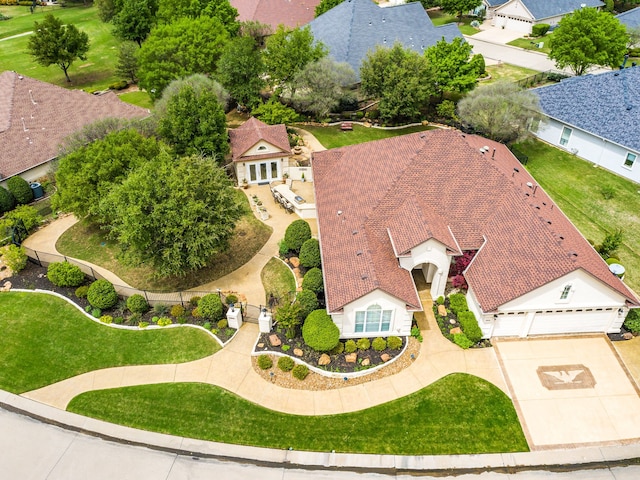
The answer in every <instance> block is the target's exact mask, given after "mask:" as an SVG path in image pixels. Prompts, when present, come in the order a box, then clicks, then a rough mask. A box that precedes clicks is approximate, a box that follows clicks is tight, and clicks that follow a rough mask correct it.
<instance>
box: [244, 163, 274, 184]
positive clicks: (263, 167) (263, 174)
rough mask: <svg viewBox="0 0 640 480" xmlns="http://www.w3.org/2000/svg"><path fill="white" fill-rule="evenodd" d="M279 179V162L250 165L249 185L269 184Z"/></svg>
mask: <svg viewBox="0 0 640 480" xmlns="http://www.w3.org/2000/svg"><path fill="white" fill-rule="evenodd" d="M278 179H279V176H278V161H277V160H273V161H271V160H270V161H267V162H260V163H252V164H251V165H249V183H269V182H271V181H273V180H278Z"/></svg>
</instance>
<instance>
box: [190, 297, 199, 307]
mask: <svg viewBox="0 0 640 480" xmlns="http://www.w3.org/2000/svg"><path fill="white" fill-rule="evenodd" d="M199 301H200V297H197V296H196V297H191V298H190V299H189V304H190V305H191V306H192V307H197V306H198V302H199Z"/></svg>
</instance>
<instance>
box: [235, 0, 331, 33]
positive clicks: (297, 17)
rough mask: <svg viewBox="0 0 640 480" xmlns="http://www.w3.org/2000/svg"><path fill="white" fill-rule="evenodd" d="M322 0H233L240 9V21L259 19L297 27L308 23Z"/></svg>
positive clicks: (272, 24)
mask: <svg viewBox="0 0 640 480" xmlns="http://www.w3.org/2000/svg"><path fill="white" fill-rule="evenodd" d="M319 3H320V0H231V5H232V6H233V7H234V8H235V9H236V10H238V21H240V22H244V21H247V20H257V21H258V22H261V23H266V24H267V25H271V27H272V28H273V30H274V31H275V29H276V28H277V26H278V25H279V24H281V23H282V24H284V25H285V26H287V27H291V28H295V27H299V26H302V25H306V24H307V23H309V22H310V21H311V20H313V17H314V15H315V9H316V6H317V5H318V4H319Z"/></svg>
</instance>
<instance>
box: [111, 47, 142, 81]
mask: <svg viewBox="0 0 640 480" xmlns="http://www.w3.org/2000/svg"><path fill="white" fill-rule="evenodd" d="M137 51H138V47H136V44H135V43H133V42H122V43H121V44H120V45H119V46H118V63H116V73H117V74H118V75H122V76H123V77H125V78H127V79H129V80H131V81H132V82H133V83H136V81H137V80H138V57H137V55H136V53H137Z"/></svg>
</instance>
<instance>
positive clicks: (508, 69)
mask: <svg viewBox="0 0 640 480" xmlns="http://www.w3.org/2000/svg"><path fill="white" fill-rule="evenodd" d="M485 70H486V71H487V73H488V74H489V75H491V80H484V81H482V82H479V85H487V84H489V83H493V82H497V81H499V80H508V81H510V82H517V81H518V80H522V79H524V78H527V77H530V76H532V75H535V74H537V73H540V72H538V71H537V70H532V69H530V68H524V67H518V66H516V65H511V64H508V63H501V64H500V65H487V67H486V69H485Z"/></svg>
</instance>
